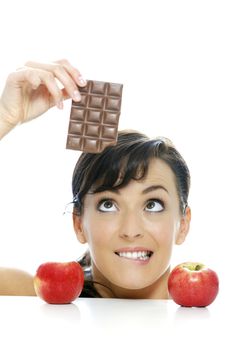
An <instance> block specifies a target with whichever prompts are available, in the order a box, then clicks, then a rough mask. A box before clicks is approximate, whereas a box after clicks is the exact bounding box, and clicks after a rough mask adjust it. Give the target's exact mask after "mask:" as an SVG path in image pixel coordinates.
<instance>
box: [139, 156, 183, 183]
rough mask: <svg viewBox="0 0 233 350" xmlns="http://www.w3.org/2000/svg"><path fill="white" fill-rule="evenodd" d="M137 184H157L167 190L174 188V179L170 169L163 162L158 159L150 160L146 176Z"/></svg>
mask: <svg viewBox="0 0 233 350" xmlns="http://www.w3.org/2000/svg"><path fill="white" fill-rule="evenodd" d="M138 182H139V183H145V182H146V183H156V184H157V183H159V184H160V185H167V187H168V188H173V187H176V179H175V175H174V173H173V171H172V169H171V168H170V166H169V165H168V164H166V162H165V161H163V160H161V159H158V158H154V159H151V160H150V162H149V166H148V172H147V174H146V176H145V177H144V178H143V179H141V180H139V181H138Z"/></svg>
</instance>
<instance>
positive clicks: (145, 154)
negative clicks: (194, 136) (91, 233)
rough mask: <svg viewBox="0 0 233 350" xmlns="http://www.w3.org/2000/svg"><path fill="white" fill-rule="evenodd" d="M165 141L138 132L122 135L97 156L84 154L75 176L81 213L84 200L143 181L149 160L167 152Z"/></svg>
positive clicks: (125, 132) (74, 197)
mask: <svg viewBox="0 0 233 350" xmlns="http://www.w3.org/2000/svg"><path fill="white" fill-rule="evenodd" d="M168 149H169V143H168V142H167V140H166V139H165V138H157V139H152V140H151V139H149V138H148V137H147V136H146V135H144V134H141V133H138V132H132V131H131V132H129V131H124V132H119V135H118V141H117V144H116V145H115V146H109V147H107V148H106V149H105V150H104V151H103V152H101V153H98V154H93V153H82V154H81V156H80V158H79V160H78V162H77V164H76V167H75V169H74V173H73V181H72V190H73V203H74V205H75V207H76V208H77V209H78V212H81V208H82V205H83V200H84V196H85V195H86V194H88V193H89V194H93V193H97V192H103V191H108V190H112V189H120V188H123V187H124V186H126V185H127V184H128V183H129V182H130V181H131V180H136V181H137V180H142V179H143V178H144V177H145V176H146V175H147V172H148V168H149V163H150V160H151V159H153V158H157V157H158V158H159V157H160V156H161V153H163V152H167V151H168Z"/></svg>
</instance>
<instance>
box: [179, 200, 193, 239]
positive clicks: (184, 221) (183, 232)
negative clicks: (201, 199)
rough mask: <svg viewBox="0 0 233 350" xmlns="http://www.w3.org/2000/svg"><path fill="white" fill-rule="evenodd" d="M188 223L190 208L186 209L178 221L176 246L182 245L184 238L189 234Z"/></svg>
mask: <svg viewBox="0 0 233 350" xmlns="http://www.w3.org/2000/svg"><path fill="white" fill-rule="evenodd" d="M190 221H191V209H190V207H186V209H185V213H184V214H183V216H182V217H181V220H180V228H179V232H178V233H177V236H176V244H182V243H183V242H184V241H185V238H186V236H187V234H188V232H189V227H190Z"/></svg>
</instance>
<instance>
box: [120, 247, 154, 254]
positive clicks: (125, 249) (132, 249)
mask: <svg viewBox="0 0 233 350" xmlns="http://www.w3.org/2000/svg"><path fill="white" fill-rule="evenodd" d="M124 252H125V253H127V252H130V253H133V252H151V253H154V252H153V250H151V249H149V248H146V247H123V248H120V249H117V250H115V252H114V253H124Z"/></svg>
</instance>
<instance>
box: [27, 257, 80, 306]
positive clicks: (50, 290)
mask: <svg viewBox="0 0 233 350" xmlns="http://www.w3.org/2000/svg"><path fill="white" fill-rule="evenodd" d="M83 284H84V273H83V269H82V267H81V266H80V265H79V263H77V262H75V261H71V262H66V263H65V262H64V263H62V262H47V263H44V264H42V265H40V266H39V267H38V269H37V271H36V274H35V276H34V288H35V291H36V294H37V295H38V296H39V297H40V298H41V299H43V300H44V301H46V302H47V303H49V304H69V303H71V302H72V301H73V300H75V299H76V298H78V297H79V295H80V294H81V292H82V289H83Z"/></svg>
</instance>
